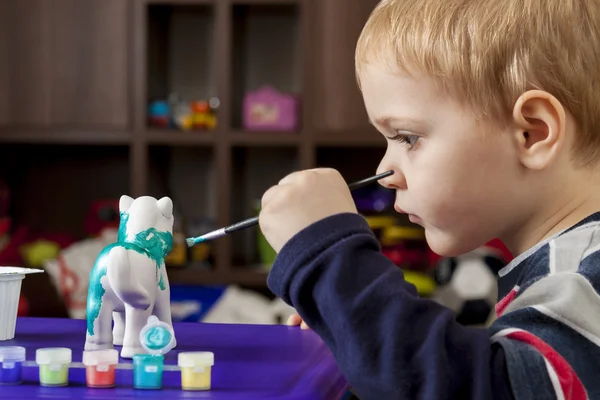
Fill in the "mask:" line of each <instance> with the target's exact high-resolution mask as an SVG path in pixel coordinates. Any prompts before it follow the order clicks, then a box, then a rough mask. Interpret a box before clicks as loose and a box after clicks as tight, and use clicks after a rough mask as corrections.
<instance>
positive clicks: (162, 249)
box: [85, 195, 173, 358]
mask: <svg viewBox="0 0 600 400" xmlns="http://www.w3.org/2000/svg"><path fill="white" fill-rule="evenodd" d="M119 211H120V215H121V218H120V225H119V233H118V238H117V242H115V243H112V244H110V245H108V246H107V247H105V248H104V249H103V250H102V251H101V252H100V254H99V255H98V257H97V259H96V262H95V264H94V266H93V268H92V271H91V273H90V282H89V288H88V298H87V316H86V318H87V332H86V341H85V350H100V349H110V348H112V347H113V345H116V346H123V348H122V349H121V357H123V358H132V357H133V355H134V354H138V353H145V350H144V349H143V347H142V346H141V344H140V339H139V335H140V331H141V329H142V328H143V327H144V325H145V324H146V322H147V320H148V317H149V316H150V315H155V316H156V317H157V318H158V319H159V320H160V321H162V322H165V323H167V324H169V326H171V327H172V326H173V324H172V321H171V308H170V307H171V305H170V290H169V281H168V278H167V272H166V270H165V269H166V268H165V257H166V256H167V254H169V252H170V251H171V248H172V247H173V202H172V201H171V199H170V198H168V197H163V198H161V199H160V200H157V199H155V198H154V197H150V196H142V197H138V198H136V199H135V200H134V199H133V198H131V197H129V196H125V195H124V196H121V199H120V202H119ZM113 319H114V328H113V327H112V322H113ZM111 330H112V332H111Z"/></svg>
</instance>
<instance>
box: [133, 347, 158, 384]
mask: <svg viewBox="0 0 600 400" xmlns="http://www.w3.org/2000/svg"><path fill="white" fill-rule="evenodd" d="M164 364H165V356H163V355H161V354H135V355H134V356H133V387H134V388H135V389H160V388H162V378H163V369H164Z"/></svg>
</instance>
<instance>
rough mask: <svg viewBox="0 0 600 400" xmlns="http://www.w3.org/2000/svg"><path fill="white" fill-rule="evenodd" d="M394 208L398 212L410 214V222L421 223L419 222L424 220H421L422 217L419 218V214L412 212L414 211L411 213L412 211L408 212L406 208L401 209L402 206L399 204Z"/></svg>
mask: <svg viewBox="0 0 600 400" xmlns="http://www.w3.org/2000/svg"><path fill="white" fill-rule="evenodd" d="M394 210H396V212H398V213H399V214H406V215H407V216H408V219H409V220H410V222H412V223H415V224H417V223H419V222H422V220H421V218H419V216H417V215H415V214H412V213H410V212H408V211H405V210H403V209H401V208H400V207H399V206H397V205H394Z"/></svg>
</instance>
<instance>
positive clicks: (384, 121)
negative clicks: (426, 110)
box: [369, 117, 422, 126]
mask: <svg viewBox="0 0 600 400" xmlns="http://www.w3.org/2000/svg"><path fill="white" fill-rule="evenodd" d="M390 121H398V122H403V123H407V124H419V121H417V120H415V119H412V118H408V117H379V118H375V119H374V120H373V119H371V118H369V123H370V124H371V125H379V126H388V125H389V124H390ZM421 123H422V122H421Z"/></svg>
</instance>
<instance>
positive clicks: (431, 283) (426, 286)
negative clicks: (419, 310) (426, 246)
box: [402, 270, 437, 297]
mask: <svg viewBox="0 0 600 400" xmlns="http://www.w3.org/2000/svg"><path fill="white" fill-rule="evenodd" d="M402 272H403V273H404V279H405V280H406V281H407V282H409V283H412V284H413V285H415V287H416V288H417V293H418V294H419V296H422V297H429V296H431V295H432V294H433V293H434V292H435V289H436V286H437V285H436V282H435V280H434V279H433V278H432V277H431V275H429V274H427V273H423V272H419V271H410V270H403V271H402Z"/></svg>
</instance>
